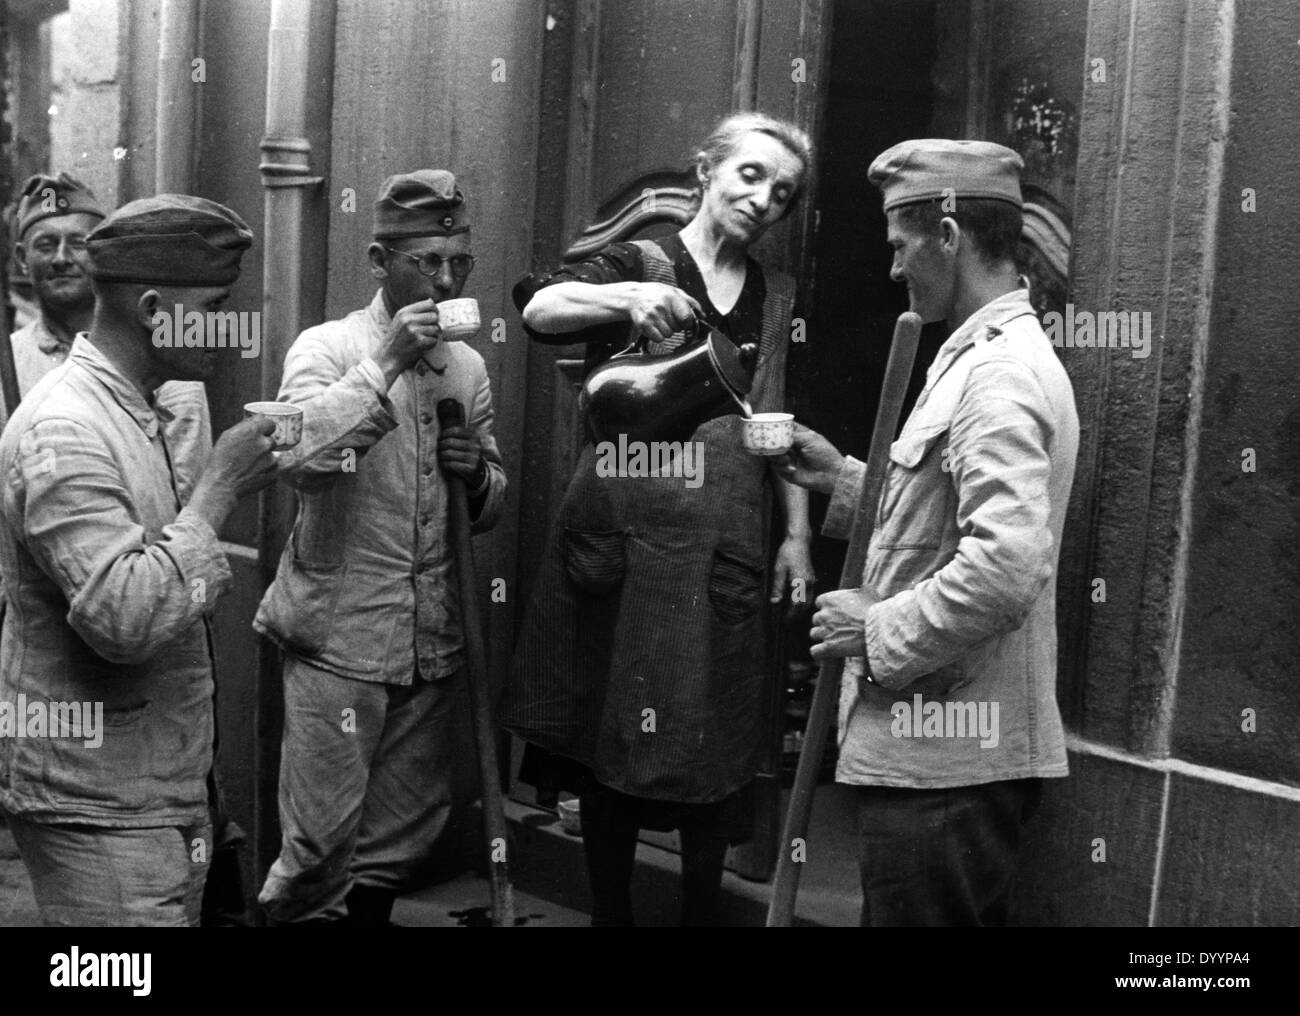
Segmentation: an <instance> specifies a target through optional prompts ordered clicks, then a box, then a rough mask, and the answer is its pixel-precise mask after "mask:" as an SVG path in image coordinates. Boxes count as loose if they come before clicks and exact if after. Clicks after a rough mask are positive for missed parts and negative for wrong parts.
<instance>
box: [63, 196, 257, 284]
mask: <svg viewBox="0 0 1300 1016" xmlns="http://www.w3.org/2000/svg"><path fill="white" fill-rule="evenodd" d="M252 245H253V231H252V230H251V229H249V228H248V224H247V223H246V222H244V220H243V219H241V218H240V217H239V216H238V215H237V214H236V213H235V212H233V211H232V210H231V209H229V208H227V207H226V206H225V205H220V204H218V203H217V202H215V201H209V200H208V199H207V198H199V197H193V196H191V195H189V194H158V195H155V196H154V197H151V198H142V199H140V200H139V201H132V202H130V203H129V204H125V205H123V206H122V207H121V208H119V209H118V210H117V211H115V212H113V213H112V214H111V215H110V216H108V218H106V219H105V220H104V221H103V222H101V223H100V224H99V225H98V226H96V227H95V228H94V229H93V230H91V232H90V235H89V236H87V237H86V250H87V251H88V252H89V254H90V264H91V268H90V274H91V276H92V277H93V278H95V279H99V280H101V281H104V282H136V283H145V284H156V285H160V286H228V285H230V284H231V283H233V282H234V281H235V280H236V279H237V278H239V261H240V258H241V257H243V254H244V251H246V250H248V248H249V247H251V246H252Z"/></svg>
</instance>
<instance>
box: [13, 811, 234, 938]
mask: <svg viewBox="0 0 1300 1016" xmlns="http://www.w3.org/2000/svg"><path fill="white" fill-rule="evenodd" d="M8 822H9V828H10V831H11V832H12V833H13V836H14V841H15V842H16V843H17V844H18V852H19V854H21V855H22V859H23V864H24V865H26V867H27V873H28V874H29V875H30V876H31V880H32V890H33V892H34V894H35V896H36V905H37V906H38V907H39V908H40V913H41V922H42V923H43V924H45V925H46V926H47V927H61V928H186V927H189V928H197V927H198V926H199V915H200V912H201V909H202V902H203V883H204V880H205V879H206V878H207V874H208V865H209V863H210V858H211V856H212V851H213V844H212V827H211V826H210V825H209V824H208V823H206V822H204V823H201V824H197V825H194V826H187V827H177V826H161V827H150V828H144V829H117V828H107V827H103V826H88V825H73V824H63V823H57V824H55V823H45V822H29V821H27V820H25V819H23V818H20V817H19V816H17V815H10V816H8Z"/></svg>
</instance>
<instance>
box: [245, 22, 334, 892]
mask: <svg viewBox="0 0 1300 1016" xmlns="http://www.w3.org/2000/svg"><path fill="white" fill-rule="evenodd" d="M311 14H312V3H311V0H274V2H273V3H272V5H271V21H270V27H269V29H268V33H267V75H266V127H265V134H264V135H263V137H262V142H261V149H262V160H261V163H260V165H259V167H258V168H259V169H260V171H261V174H262V188H263V191H264V204H263V228H262V235H263V237H264V246H263V268H262V337H263V342H262V378H261V398H263V399H274V398H275V397H276V395H277V393H278V392H279V388H280V377H281V374H282V373H283V369H284V357H285V353H287V352H288V349H289V346H290V344H291V343H292V342H293V340H294V339H295V338H297V336H298V333H299V331H301V327H302V307H301V293H302V254H303V251H302V232H303V207H304V197H305V191H306V189H307V188H309V187H315V186H317V185H318V184H320V183H321V178H320V177H316V176H312V175H311V143H310V142H309V141H308V139H307V136H306V133H307V94H308V92H307V90H308V87H309V81H308V73H309V72H308V39H309V34H308V33H309V30H310V22H311ZM293 513H294V503H293V497H292V494H291V493H290V492H289V491H288V490H287V489H285V488H282V487H280V486H278V485H277V486H274V487H271V488H270V489H269V490H267V491H266V492H265V493H263V495H262V503H261V514H260V517H259V525H258V534H257V549H258V563H259V572H260V577H261V583H262V586H263V588H265V587H266V586H267V585H269V584H270V582H271V580H272V579H273V578H274V577H275V568H276V563H277V561H278V559H279V555H280V550H281V548H282V547H283V545H284V541H285V539H286V538H287V536H288V533H289V529H290V526H291V525H292V523H293ZM258 654H259V658H258V673H257V687H256V692H255V696H254V701H255V707H254V708H255V709H256V711H257V715H256V718H255V731H256V735H255V738H254V754H253V766H254V777H253V778H254V818H253V826H254V827H253V842H254V850H255V853H256V864H257V867H258V875H259V876H260V875H261V874H262V873H263V872H264V871H265V870H266V868H267V867H268V866H269V865H270V863H271V861H272V860H273V859H274V857H275V854H276V852H277V851H278V849H279V826H278V813H277V801H276V777H277V773H278V770H279V756H278V750H279V729H278V728H279V724H280V721H281V712H280V669H279V668H280V655H279V650H278V649H276V647H275V646H274V645H273V644H272V643H271V642H269V641H268V640H266V639H262V640H260V645H259V650H258Z"/></svg>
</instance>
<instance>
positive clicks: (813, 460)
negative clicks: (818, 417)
mask: <svg viewBox="0 0 1300 1016" xmlns="http://www.w3.org/2000/svg"><path fill="white" fill-rule="evenodd" d="M772 464H773V466H774V467H775V468H776V471H777V473H778V474H779V475H780V476H781V477H782V478H783V479H786V480H788V481H790V482H791V483H793V484H796V485H798V486H800V487H806V488H807V489H808V490H816V491H820V492H821V493H823V494H830V493H832V492H833V491H834V490H835V481H836V480H837V479H839V475H840V470H841V469H843V468H844V456H843V455H841V454H840V453H839V451H838V450H836V448H835V446H834V445H833V444H831V443H830V442H829V441H827V440H826V439H825V438H824V437H822V436H821V435H820V434H818V433H817V432H816V431H815V430H810V429H809V428H807V427H805V426H804V425H803V424H801V423H796V424H795V425H794V442H793V443H792V444H791V446H790V450H789V451H788V452H786V453H785V454H784V455H781V456H777V457H776V458H774V459H773V460H772Z"/></svg>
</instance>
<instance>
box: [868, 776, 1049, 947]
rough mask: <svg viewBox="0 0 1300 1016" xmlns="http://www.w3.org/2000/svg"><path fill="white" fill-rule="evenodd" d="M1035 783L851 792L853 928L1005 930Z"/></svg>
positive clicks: (1035, 796)
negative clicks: (856, 900) (856, 893)
mask: <svg viewBox="0 0 1300 1016" xmlns="http://www.w3.org/2000/svg"><path fill="white" fill-rule="evenodd" d="M1042 782H1043V781H1042V780H1038V779H1026V780H1005V781H1001V782H997V783H983V784H979V785H976V786H970V787H951V788H946V789H940V790H913V789H908V788H899V787H856V788H855V790H856V792H857V802H858V862H859V865H860V870H861V877H862V921H861V923H862V926H863V927H939V926H966V927H969V926H977V927H978V926H1000V925H1003V924H1005V923H1006V919H1007V908H1008V904H1009V902H1010V893H1011V887H1012V882H1013V879H1014V877H1015V872H1016V865H1017V861H1018V857H1019V851H1020V843H1021V839H1022V833H1023V829H1024V825H1025V823H1026V822H1027V821H1028V820H1029V818H1030V817H1031V816H1032V814H1033V812H1034V810H1035V809H1036V808H1037V805H1038V800H1039V796H1040V794H1041V792H1042Z"/></svg>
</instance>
